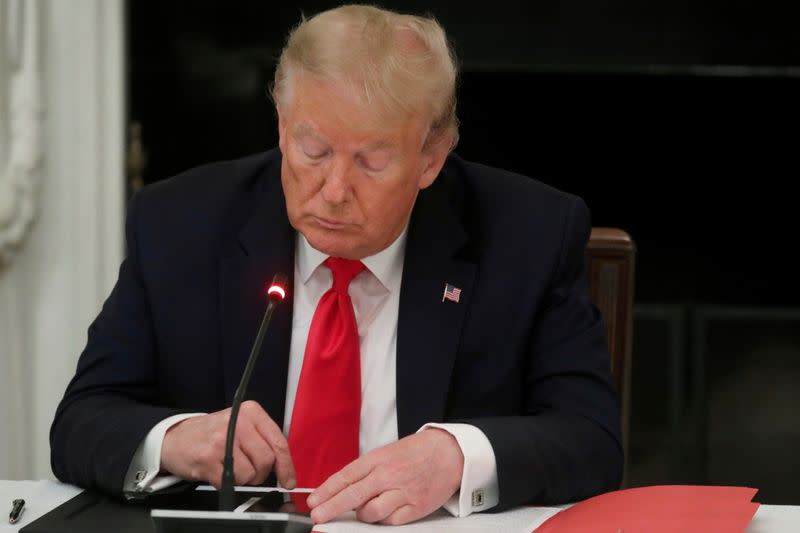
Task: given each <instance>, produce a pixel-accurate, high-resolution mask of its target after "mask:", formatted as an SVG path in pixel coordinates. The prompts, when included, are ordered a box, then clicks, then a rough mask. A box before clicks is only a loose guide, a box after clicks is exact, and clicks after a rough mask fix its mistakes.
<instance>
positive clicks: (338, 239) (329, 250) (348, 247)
mask: <svg viewBox="0 0 800 533" xmlns="http://www.w3.org/2000/svg"><path fill="white" fill-rule="evenodd" d="M301 233H302V234H303V235H304V236H305V238H306V240H307V241H308V244H310V245H311V246H312V247H313V248H315V249H316V250H319V251H320V252H322V253H323V254H326V255H331V256H333V257H343V258H345V259H362V257H366V256H361V255H359V250H360V247H359V246H358V245H357V244H356V243H354V242H353V240H352V238H348V237H346V236H344V235H337V233H339V232H337V231H332V230H326V229H320V228H314V227H312V228H303V230H302V231H301Z"/></svg>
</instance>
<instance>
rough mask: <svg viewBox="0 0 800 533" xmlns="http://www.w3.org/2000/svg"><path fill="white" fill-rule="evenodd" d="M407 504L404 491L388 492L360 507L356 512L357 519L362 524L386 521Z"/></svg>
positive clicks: (394, 490)
mask: <svg viewBox="0 0 800 533" xmlns="http://www.w3.org/2000/svg"><path fill="white" fill-rule="evenodd" d="M406 503H408V501H407V499H406V497H405V495H404V494H403V492H402V491H400V490H397V489H392V490H388V491H386V492H383V493H381V494H378V495H377V496H375V497H374V498H372V499H371V500H369V501H368V502H367V503H365V504H364V505H362V506H361V507H359V508H358V509H357V510H356V517H357V518H358V519H359V520H361V521H362V522H368V523H370V524H374V523H375V522H380V521H381V520H383V519H385V518H386V517H388V516H389V515H391V514H392V513H394V512H395V511H396V510H397V509H399V508H400V507H402V506H404V505H405V504H406Z"/></svg>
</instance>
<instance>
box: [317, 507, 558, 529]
mask: <svg viewBox="0 0 800 533" xmlns="http://www.w3.org/2000/svg"><path fill="white" fill-rule="evenodd" d="M559 511H561V509H557V508H554V507H520V508H518V509H513V510H510V511H506V512H504V513H474V514H471V515H469V516H467V517H466V518H455V517H454V516H452V515H451V514H450V513H448V512H447V511H445V510H443V509H440V510H439V511H437V512H435V513H433V514H432V515H430V516H428V517H426V518H423V519H422V520H418V521H417V522H413V523H411V524H406V525H404V526H381V525H374V524H364V523H361V522H359V521H358V520H356V517H355V513H352V512H351V513H348V514H346V515H344V516H343V517H341V518H339V519H337V520H336V521H334V522H328V523H327V524H319V525H316V526H314V531H315V533H316V532H319V533H362V532H363V533H369V532H374V531H379V530H386V531H387V533H388V532H391V533H437V532H442V533H444V532H453V531H459V532H462V531H464V532H467V533H484V532H485V533H496V532H497V531H502V532H503V533H506V532H507V533H531V532H532V531H533V530H534V529H536V528H537V527H539V526H540V525H542V524H543V523H544V522H545V521H547V519H548V518H550V517H551V516H553V515H554V514H556V513H558V512H559Z"/></svg>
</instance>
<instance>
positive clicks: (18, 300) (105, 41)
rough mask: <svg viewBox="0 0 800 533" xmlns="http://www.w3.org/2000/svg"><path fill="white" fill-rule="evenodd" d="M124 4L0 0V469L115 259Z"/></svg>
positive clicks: (79, 341) (44, 397) (61, 378)
mask: <svg viewBox="0 0 800 533" xmlns="http://www.w3.org/2000/svg"><path fill="white" fill-rule="evenodd" d="M123 7H124V4H123V0H70V1H69V2H63V1H61V0H0V479H38V478H47V477H50V476H51V475H52V474H51V471H50V464H49V443H48V432H49V426H50V423H51V421H52V418H53V412H54V410H55V407H56V405H57V403H58V401H59V400H60V398H61V395H62V394H63V391H64V388H65V386H66V384H67V382H68V380H69V378H70V377H71V375H72V374H73V372H74V370H75V363H76V361H77V357H78V354H79V352H80V349H81V348H82V346H83V344H84V343H85V338H86V333H85V332H86V328H87V326H88V324H89V322H90V321H91V319H92V318H93V317H94V315H95V314H96V313H97V311H98V310H99V308H100V305H101V304H102V301H103V298H104V297H105V296H106V295H107V294H108V292H109V290H110V288H111V286H112V285H113V282H114V280H115V279H116V270H117V267H118V265H119V262H120V260H121V256H122V246H123V245H122V218H123V196H124V173H123V155H122V154H123V145H124V139H123V131H124V85H123V80H124V56H123V49H124V46H123V43H124V35H123V28H124V25H123V11H124V10H123Z"/></svg>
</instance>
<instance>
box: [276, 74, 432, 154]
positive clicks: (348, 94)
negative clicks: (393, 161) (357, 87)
mask: <svg viewBox="0 0 800 533" xmlns="http://www.w3.org/2000/svg"><path fill="white" fill-rule="evenodd" d="M282 115H283V117H284V119H285V120H286V126H287V127H288V130H289V133H290V134H291V135H293V136H296V137H302V136H307V137H314V138H319V139H321V140H327V141H334V140H336V139H341V138H347V139H348V140H349V141H352V142H361V143H369V144H374V145H378V146H382V145H394V144H397V143H398V142H400V141H401V139H403V138H406V137H407V136H409V135H410V134H419V130H421V128H420V124H421V121H420V120H419V119H418V117H415V116H413V115H409V114H406V113H402V112H397V111H393V110H389V109H387V108H386V106H385V105H383V104H382V103H380V102H378V101H376V100H373V101H371V102H364V101H363V100H362V99H361V98H359V97H358V95H357V92H356V91H354V90H352V89H351V88H350V87H348V85H347V84H344V83H341V82H333V81H329V80H318V79H314V78H311V77H309V76H298V77H297V78H296V79H295V80H294V83H293V87H292V90H291V96H290V98H289V99H288V101H287V102H286V106H285V109H282Z"/></svg>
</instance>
